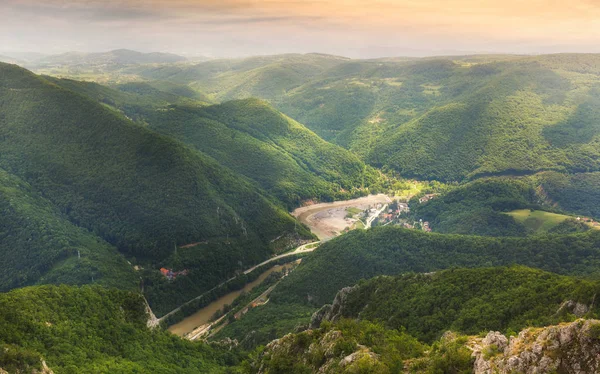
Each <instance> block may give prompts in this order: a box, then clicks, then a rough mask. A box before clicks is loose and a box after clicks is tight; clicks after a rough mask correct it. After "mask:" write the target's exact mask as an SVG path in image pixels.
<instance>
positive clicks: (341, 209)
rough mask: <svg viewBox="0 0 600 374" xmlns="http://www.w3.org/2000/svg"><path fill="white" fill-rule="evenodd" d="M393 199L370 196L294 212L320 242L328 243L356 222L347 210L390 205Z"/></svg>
mask: <svg viewBox="0 0 600 374" xmlns="http://www.w3.org/2000/svg"><path fill="white" fill-rule="evenodd" d="M391 202H392V199H391V198H390V197H389V196H387V195H384V194H378V195H369V196H364V197H359V198H357V199H352V200H344V201H334V202H332V203H319V204H313V205H309V206H304V207H300V208H297V209H296V210H294V211H293V212H292V215H293V216H294V217H296V218H297V219H298V220H299V221H300V222H302V223H304V224H305V225H307V226H308V227H309V228H310V230H311V231H312V232H313V234H315V235H316V236H317V237H318V238H319V239H320V240H322V241H326V240H330V239H333V238H334V237H336V236H339V235H340V234H341V233H342V232H343V231H344V230H346V229H347V228H351V227H352V226H353V224H354V223H356V220H352V219H348V218H347V217H346V215H347V209H348V208H356V209H359V210H365V209H368V208H372V207H376V206H377V205H378V204H381V205H383V204H389V203H391Z"/></svg>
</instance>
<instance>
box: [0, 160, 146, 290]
mask: <svg viewBox="0 0 600 374" xmlns="http://www.w3.org/2000/svg"><path fill="white" fill-rule="evenodd" d="M0 212H1V213H2V214H1V215H0V257H1V258H2V267H1V268H2V271H1V272H0V291H6V290H9V289H12V288H16V287H23V286H27V285H31V284H35V283H66V284H85V283H95V284H100V285H104V286H108V287H119V288H124V289H130V290H135V289H137V287H138V283H139V277H138V276H136V275H135V274H134V271H133V268H132V267H131V265H129V264H127V262H126V261H125V258H123V256H122V255H121V254H119V253H118V252H117V250H116V248H114V247H113V246H111V245H109V244H108V243H106V242H105V241H104V240H102V239H100V238H99V237H97V236H94V235H92V234H91V233H89V232H88V231H86V230H84V229H82V228H79V227H77V226H75V225H74V224H73V223H71V222H70V221H69V220H68V219H67V218H66V217H65V216H64V215H63V214H62V213H61V212H60V211H59V209H57V208H56V207H55V206H54V205H53V204H52V203H50V202H49V201H48V200H47V199H44V198H43V197H42V196H40V195H39V194H38V193H37V192H35V191H34V190H33V189H32V188H31V186H30V185H29V184H28V183H26V182H24V181H22V180H21V179H19V178H17V177H15V176H12V175H10V174H8V173H7V172H5V171H3V170H1V169H0Z"/></svg>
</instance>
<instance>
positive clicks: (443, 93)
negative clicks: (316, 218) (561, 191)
mask: <svg viewBox="0 0 600 374" xmlns="http://www.w3.org/2000/svg"><path fill="white" fill-rule="evenodd" d="M300 61H301V62H300ZM298 63H301V64H302V66H307V65H309V66H312V69H310V71H312V72H313V73H311V74H308V73H303V72H304V70H303V69H298V68H297V66H296V64H298ZM599 64H600V55H593V54H589V55H583V54H582V55H576V54H566V55H547V56H533V57H532V56H467V57H441V58H425V59H381V60H344V59H339V58H338V59H335V58H331V57H329V58H324V57H322V56H312V55H306V56H303V57H302V58H301V57H299V56H296V55H294V56H286V55H282V56H279V58H277V59H276V58H270V59H247V60H242V61H239V60H235V61H231V60H230V61H229V62H228V63H227V62H225V61H219V62H218V63H217V62H205V63H200V64H197V65H194V66H169V67H161V68H157V69H148V68H143V67H142V68H138V69H134V72H135V73H137V74H139V75H141V76H143V77H144V78H146V79H162V80H172V81H173V82H176V83H178V84H187V85H189V86H190V87H192V88H195V89H198V90H200V91H202V92H206V93H207V94H209V95H211V96H212V97H213V98H215V99H216V100H225V99H234V98H247V97H259V98H262V99H266V100H268V101H269V102H270V103H271V104H272V105H274V106H275V107H276V108H277V109H279V110H281V111H282V112H283V113H285V114H286V115H289V116H290V117H292V118H294V119H295V120H297V121H299V122H301V123H303V124H305V125H306V126H307V127H308V128H310V129H311V130H313V131H315V132H316V133H317V134H318V135H319V136H321V137H323V138H324V139H326V140H329V141H332V142H335V143H337V144H340V145H342V146H344V147H347V148H349V149H351V150H353V151H354V152H355V153H357V154H360V155H362V156H363V157H364V159H365V160H366V161H368V162H369V163H371V164H372V165H374V166H383V167H389V168H391V169H394V170H396V171H398V172H400V173H401V174H402V175H404V176H407V177H417V178H426V179H436V180H452V181H456V180H463V179H465V178H476V177H479V176H490V175H502V174H509V175H512V174H517V175H521V174H531V173H535V172H538V171H543V170H556V171H563V172H564V171H567V172H582V171H591V170H593V171H597V170H600V164H599V161H598V159H599V157H600V154H599V153H598V149H599V146H598V142H599V141H600V140H599V137H598V136H599V134H600V127H599V125H598V121H597V117H598V113H597V108H598V106H599V105H598V104H599V98H600V94H599V92H600V91H599V87H600V86H599V84H600V69H598V66H599ZM242 66H243V68H241V67H242ZM130 72H131V71H130ZM240 82H244V83H243V87H242V86H240V84H241V83H240Z"/></svg>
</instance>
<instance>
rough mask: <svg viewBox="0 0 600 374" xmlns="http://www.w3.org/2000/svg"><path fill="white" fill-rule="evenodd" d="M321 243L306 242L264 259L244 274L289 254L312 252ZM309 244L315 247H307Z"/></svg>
mask: <svg viewBox="0 0 600 374" xmlns="http://www.w3.org/2000/svg"><path fill="white" fill-rule="evenodd" d="M319 244H321V242H312V243H306V244H303V245H301V246H300V247H298V248H296V249H294V250H293V251H292V252H287V253H284V254H282V255H279V256H275V257H271V258H270V259H268V260H266V261H263V262H261V263H260V264H258V265H255V266H253V267H251V268H250V269H248V270H246V271H244V274H248V273H251V272H252V271H253V270H254V269H256V268H258V267H261V266H263V265H266V264H268V263H269V262H273V261H277V260H279V259H280V258H284V257H288V256H293V255H298V254H301V253H308V252H312V251H314V250H315V249H317V247H318V246H319ZM313 245H314V246H313ZM309 246H313V247H311V248H307V247H309Z"/></svg>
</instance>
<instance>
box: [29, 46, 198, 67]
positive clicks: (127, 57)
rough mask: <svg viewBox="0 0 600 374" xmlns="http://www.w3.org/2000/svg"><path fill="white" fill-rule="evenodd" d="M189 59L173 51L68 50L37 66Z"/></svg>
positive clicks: (120, 63) (45, 59)
mask: <svg viewBox="0 0 600 374" xmlns="http://www.w3.org/2000/svg"><path fill="white" fill-rule="evenodd" d="M186 60H187V59H186V58H185V57H182V56H178V55H175V54H171V53H161V52H152V53H142V52H137V51H132V50H129V49H116V50H114V51H110V52H100V53H83V52H68V53H63V54H59V55H52V56H46V57H43V58H41V59H38V60H36V61H35V65H36V66H37V67H49V66H61V65H64V66H73V67H75V66H85V65H89V66H102V65H133V64H163V63H173V62H181V61H186Z"/></svg>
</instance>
